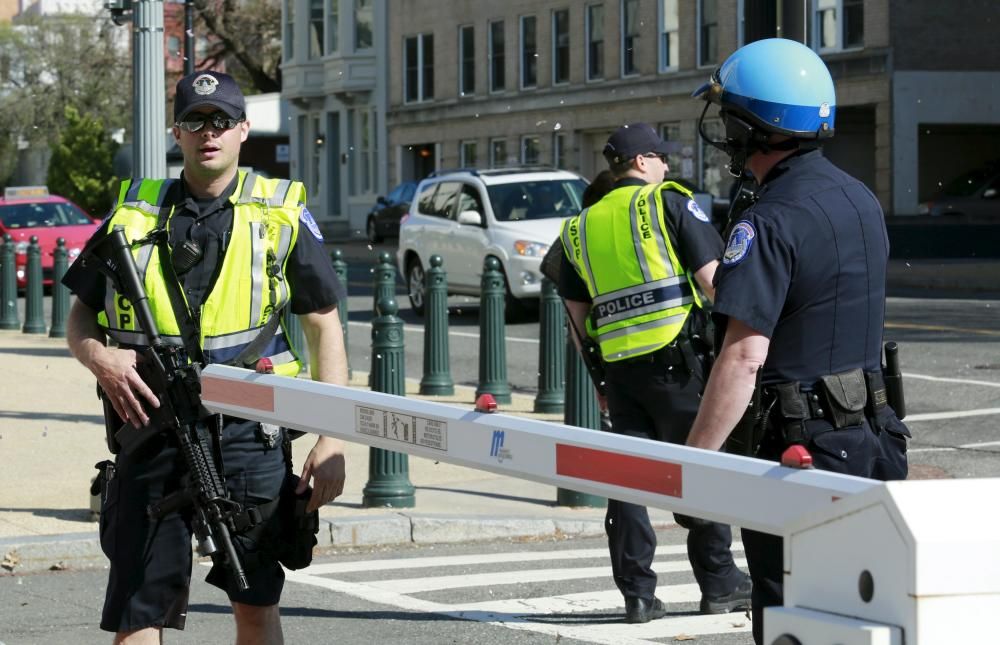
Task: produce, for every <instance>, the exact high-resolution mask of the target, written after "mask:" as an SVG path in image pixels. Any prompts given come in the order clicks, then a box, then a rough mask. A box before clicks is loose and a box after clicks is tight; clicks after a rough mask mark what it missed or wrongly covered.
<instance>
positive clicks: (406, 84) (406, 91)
mask: <svg viewBox="0 0 1000 645" xmlns="http://www.w3.org/2000/svg"><path fill="white" fill-rule="evenodd" d="M433 98H434V34H419V35H416V36H408V37H407V38H406V39H405V41H404V44H403V102H405V103H416V102H419V101H430V100H432V99H433Z"/></svg>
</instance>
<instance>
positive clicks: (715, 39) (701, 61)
mask: <svg viewBox="0 0 1000 645" xmlns="http://www.w3.org/2000/svg"><path fill="white" fill-rule="evenodd" d="M718 58H719V12H718V0H698V65H699V66H701V65H714V64H715V63H716V61H717V60H718Z"/></svg>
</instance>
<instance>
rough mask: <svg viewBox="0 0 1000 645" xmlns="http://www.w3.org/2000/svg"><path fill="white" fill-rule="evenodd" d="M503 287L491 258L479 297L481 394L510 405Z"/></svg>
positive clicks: (484, 266) (484, 265)
mask: <svg viewBox="0 0 1000 645" xmlns="http://www.w3.org/2000/svg"><path fill="white" fill-rule="evenodd" d="M505 295H506V287H505V285H504V277H503V273H501V272H500V260H497V259H496V258H495V257H493V256H492V255H491V256H488V257H487V258H486V261H485V262H483V280H482V294H481V295H480V298H479V386H478V387H477V388H476V398H477V399H478V398H479V395H480V394H486V393H489V394H492V395H493V398H494V399H496V402H497V403H508V404H509V403H510V384H509V383H507V345H506V341H507V339H506V336H507V326H506V324H505V323H504V296H505Z"/></svg>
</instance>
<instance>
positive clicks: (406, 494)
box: [361, 298, 416, 508]
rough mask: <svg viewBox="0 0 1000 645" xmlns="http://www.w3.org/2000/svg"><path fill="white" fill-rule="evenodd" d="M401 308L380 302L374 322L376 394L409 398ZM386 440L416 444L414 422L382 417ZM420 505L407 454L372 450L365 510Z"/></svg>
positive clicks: (401, 416)
mask: <svg viewBox="0 0 1000 645" xmlns="http://www.w3.org/2000/svg"><path fill="white" fill-rule="evenodd" d="M398 311H399V305H397V304H396V300H395V299H394V298H384V299H382V300H380V301H379V302H378V305H377V307H376V309H375V313H376V314H377V315H376V317H375V319H374V320H373V321H372V390H374V391H376V392H385V393H386V394H395V395H397V396H406V351H405V349H404V347H403V321H402V320H401V319H400V318H399V316H397V315H396V313H397V312H398ZM382 420H383V424H384V426H383V428H382V432H383V433H384V434H383V436H385V437H388V438H390V439H396V440H399V441H402V442H408V443H415V441H416V439H415V437H414V434H413V433H414V427H413V426H414V419H413V417H412V416H409V415H405V414H395V413H392V412H389V413H386V414H384V415H382ZM415 504H416V499H415V497H414V488H413V484H411V483H410V462H409V458H408V456H407V455H406V453H401V452H393V451H392V450H383V449H382V448H370V449H369V450H368V483H366V484H365V488H364V491H362V500H361V505H362V506H364V507H365V508H372V507H376V506H379V507H390V508H412V507H413V506H414V505H415Z"/></svg>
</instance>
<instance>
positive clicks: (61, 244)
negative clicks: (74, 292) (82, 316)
mask: <svg viewBox="0 0 1000 645" xmlns="http://www.w3.org/2000/svg"><path fill="white" fill-rule="evenodd" d="M52 255H53V262H52V326H51V327H49V337H50V338H66V318H67V317H68V316H69V289H68V288H66V285H64V284H63V283H62V279H63V275H65V273H66V268H67V265H68V259H67V253H66V240H65V239H64V238H61V237H60V238H59V239H58V240H56V250H55V253H53V254H52Z"/></svg>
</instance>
